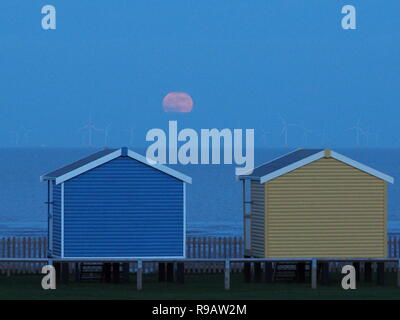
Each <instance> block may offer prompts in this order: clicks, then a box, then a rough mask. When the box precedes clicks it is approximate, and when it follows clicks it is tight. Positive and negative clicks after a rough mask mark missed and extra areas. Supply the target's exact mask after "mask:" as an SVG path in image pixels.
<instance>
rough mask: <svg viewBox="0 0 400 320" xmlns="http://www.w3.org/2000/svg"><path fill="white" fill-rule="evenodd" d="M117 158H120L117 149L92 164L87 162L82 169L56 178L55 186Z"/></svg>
mask: <svg viewBox="0 0 400 320" xmlns="http://www.w3.org/2000/svg"><path fill="white" fill-rule="evenodd" d="M119 156H121V149H118V150H116V151H114V152H112V153H109V154H107V155H105V156H104V157H101V158H99V159H97V160H94V161H92V162H89V163H88V164H85V165H84V166H82V167H79V168H76V169H75V170H72V171H70V172H68V173H66V174H64V175H62V176H60V177H58V178H56V179H55V181H56V184H60V183H63V182H64V181H67V180H69V179H72V178H73V177H76V176H77V175H80V174H82V173H84V172H86V171H89V170H91V169H93V168H96V167H98V166H100V165H102V164H103V163H106V162H108V161H111V160H113V159H115V158H118V157H119Z"/></svg>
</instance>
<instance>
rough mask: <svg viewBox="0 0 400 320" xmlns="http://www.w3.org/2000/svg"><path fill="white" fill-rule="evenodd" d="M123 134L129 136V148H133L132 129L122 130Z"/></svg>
mask: <svg viewBox="0 0 400 320" xmlns="http://www.w3.org/2000/svg"><path fill="white" fill-rule="evenodd" d="M124 132H127V133H128V135H129V140H128V141H129V146H130V147H132V146H133V141H134V132H135V130H134V129H133V128H130V129H126V130H124Z"/></svg>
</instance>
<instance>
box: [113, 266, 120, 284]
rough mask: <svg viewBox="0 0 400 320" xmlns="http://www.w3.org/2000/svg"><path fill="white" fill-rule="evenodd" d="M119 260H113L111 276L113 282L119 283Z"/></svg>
mask: <svg viewBox="0 0 400 320" xmlns="http://www.w3.org/2000/svg"><path fill="white" fill-rule="evenodd" d="M119 267H120V266H119V262H114V263H113V264H112V277H113V281H114V283H119V282H120V270H119Z"/></svg>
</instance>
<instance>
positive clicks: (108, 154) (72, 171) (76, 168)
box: [40, 147, 192, 184]
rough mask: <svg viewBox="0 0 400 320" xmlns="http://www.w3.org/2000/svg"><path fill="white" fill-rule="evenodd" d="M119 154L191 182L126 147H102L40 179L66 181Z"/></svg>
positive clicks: (187, 178)
mask: <svg viewBox="0 0 400 320" xmlns="http://www.w3.org/2000/svg"><path fill="white" fill-rule="evenodd" d="M120 156H127V157H130V158H132V159H134V160H137V161H139V162H142V163H144V164H147V165H149V166H151V167H153V168H155V169H157V170H159V171H162V172H164V173H166V174H169V175H170V176H173V177H175V178H177V179H179V180H182V181H183V182H187V183H192V178H190V177H188V176H186V175H184V174H183V173H180V172H178V171H176V170H173V169H171V168H169V167H167V166H165V165H162V164H157V163H154V162H153V161H151V160H148V159H147V158H146V157H144V156H142V155H140V154H138V153H136V152H133V151H132V150H129V149H128V148H125V147H124V148H119V149H104V150H101V151H99V152H96V153H94V154H92V155H90V156H88V157H85V158H82V159H80V160H78V161H75V162H73V163H71V164H68V165H66V166H64V167H62V168H60V169H57V170H54V171H51V172H48V173H46V174H44V175H42V176H41V177H40V180H41V181H47V180H54V181H55V182H56V184H59V183H62V182H64V181H67V180H69V179H71V178H73V177H75V176H77V175H79V174H82V173H84V172H86V171H89V170H91V169H93V168H95V167H98V166H100V165H102V164H104V163H106V162H109V161H111V160H113V159H115V158H118V157H120Z"/></svg>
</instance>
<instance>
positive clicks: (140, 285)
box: [136, 260, 143, 290]
mask: <svg viewBox="0 0 400 320" xmlns="http://www.w3.org/2000/svg"><path fill="white" fill-rule="evenodd" d="M142 278H143V264H142V260H138V262H137V271H136V289H137V290H142V288H143V283H142V280H143V279H142Z"/></svg>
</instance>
